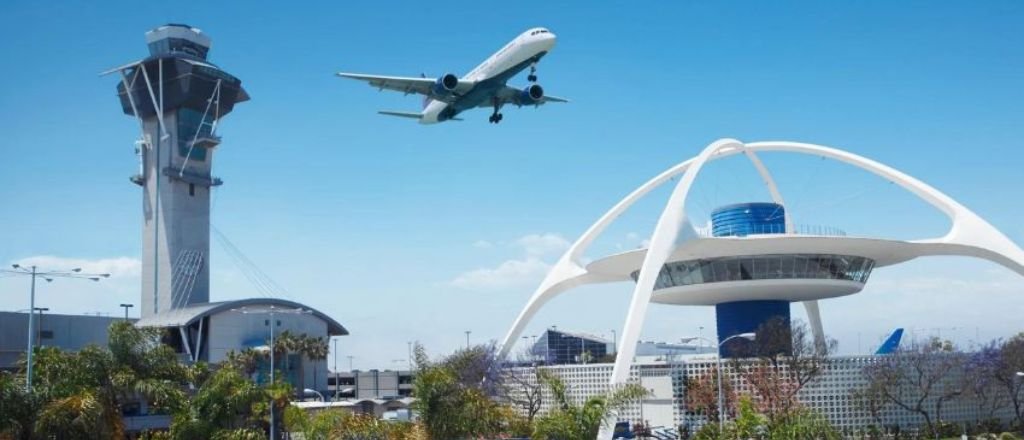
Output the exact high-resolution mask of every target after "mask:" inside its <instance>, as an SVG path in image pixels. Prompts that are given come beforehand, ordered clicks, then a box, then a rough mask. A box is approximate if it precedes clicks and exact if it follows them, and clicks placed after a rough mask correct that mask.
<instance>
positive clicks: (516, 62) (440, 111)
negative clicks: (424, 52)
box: [420, 28, 555, 124]
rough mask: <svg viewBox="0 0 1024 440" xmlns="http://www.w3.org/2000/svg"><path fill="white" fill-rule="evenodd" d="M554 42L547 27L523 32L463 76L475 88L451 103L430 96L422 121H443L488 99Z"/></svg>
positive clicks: (431, 122)
mask: <svg viewBox="0 0 1024 440" xmlns="http://www.w3.org/2000/svg"><path fill="white" fill-rule="evenodd" d="M554 46H555V34H553V33H551V32H550V31H548V30H547V29H544V28H534V29H530V30H528V31H526V32H523V33H522V34H520V35H519V36H518V37H516V38H515V39H513V40H512V41H510V42H509V43H508V44H506V45H505V47H503V48H501V50H499V51H497V52H495V53H494V55H491V56H490V57H489V58H487V60H485V61H484V62H483V63H481V64H480V65H479V66H476V67H475V68H474V69H473V70H471V71H470V72H469V73H467V74H466V75H465V76H463V77H462V78H461V79H460V81H472V82H475V83H476V84H475V85H474V86H473V88H472V89H470V90H469V91H467V92H465V93H464V94H462V96H460V97H458V98H457V99H456V100H454V101H453V102H451V103H448V102H444V101H439V100H436V99H431V100H429V102H428V103H427V105H426V106H425V107H424V109H423V116H422V117H421V118H420V123H421V124H435V123H438V122H444V121H447V120H449V119H452V118H454V117H455V116H456V115H458V114H459V113H461V112H463V111H465V110H468V109H471V108H475V107H479V106H481V105H482V104H485V103H487V102H489V101H490V100H492V99H494V96H495V93H496V92H497V91H498V90H499V89H501V88H502V87H504V86H505V83H506V82H507V81H508V80H509V79H510V78H512V77H514V76H516V75H517V74H519V72H522V71H523V70H524V69H526V68H528V67H530V66H531V65H532V64H535V63H536V62H538V61H540V59H541V58H542V57H544V55H546V54H547V53H548V51H550V50H551V48H552V47H554Z"/></svg>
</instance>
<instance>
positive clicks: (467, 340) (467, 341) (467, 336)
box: [466, 330, 473, 350]
mask: <svg viewBox="0 0 1024 440" xmlns="http://www.w3.org/2000/svg"><path fill="white" fill-rule="evenodd" d="M470 333H473V331H472V330H466V350H469V334H470Z"/></svg>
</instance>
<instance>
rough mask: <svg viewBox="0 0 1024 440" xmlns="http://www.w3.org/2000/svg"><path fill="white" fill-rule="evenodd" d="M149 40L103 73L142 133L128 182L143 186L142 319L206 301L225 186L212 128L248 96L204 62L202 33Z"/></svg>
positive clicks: (178, 28)
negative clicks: (216, 202) (215, 221)
mask: <svg viewBox="0 0 1024 440" xmlns="http://www.w3.org/2000/svg"><path fill="white" fill-rule="evenodd" d="M146 43H147V45H148V46H149V56H148V57H147V58H144V59H141V60H138V61H134V62H131V63H128V64H125V65H123V66H120V67H116V68H113V69H110V70H108V71H106V72H103V73H102V75H106V74H111V73H115V72H116V73H118V74H119V75H120V77H121V81H120V82H119V84H118V85H117V94H118V98H119V99H120V101H121V109H122V111H123V112H124V113H125V114H127V115H130V116H133V117H134V118H135V119H136V120H138V121H139V129H140V132H141V136H140V139H139V141H137V142H136V146H137V147H136V148H137V152H138V154H139V155H140V163H141V169H140V170H139V173H138V174H136V175H134V176H132V177H131V181H132V182H133V183H135V184H137V185H139V186H141V187H142V188H143V200H142V205H143V216H144V218H143V235H142V238H143V240H142V242H143V264H142V298H141V303H140V305H141V307H140V308H139V311H140V313H141V315H142V317H143V318H145V317H147V316H150V315H153V314H157V313H162V312H165V311H170V310H172V309H176V308H181V307H187V306H189V305H190V304H195V303H205V302H209V298H210V293H209V290H210V275H209V272H210V270H209V261H210V259H209V254H210V192H211V189H212V188H213V187H215V186H218V185H220V184H221V183H222V182H221V180H220V179H218V178H216V177H213V176H212V175H211V171H212V169H213V151H214V149H215V147H217V146H218V145H220V141H221V139H220V137H219V136H217V135H216V134H215V133H216V131H215V130H216V128H217V123H218V122H219V120H220V118H221V117H223V116H226V115H227V114H228V113H230V112H231V110H232V109H234V106H235V104H237V103H239V102H243V101H247V100H248V99H249V95H248V94H247V93H246V92H245V90H244V89H243V88H242V81H241V80H240V79H238V78H236V77H234V76H232V75H231V74H229V73H227V72H225V71H223V70H221V69H220V68H219V67H217V66H216V65H214V64H212V63H210V62H209V61H208V60H207V55H208V53H209V50H210V37H208V36H207V35H206V34H204V33H203V32H202V31H201V30H199V29H196V28H194V27H191V26H188V25H183V24H167V25H164V26H160V27H157V28H156V29H153V30H151V31H149V32H146ZM154 80H155V81H154ZM175 262H179V263H180V262H185V263H181V264H174V263H175ZM186 263H187V264H186ZM161 275H163V276H162V277H161Z"/></svg>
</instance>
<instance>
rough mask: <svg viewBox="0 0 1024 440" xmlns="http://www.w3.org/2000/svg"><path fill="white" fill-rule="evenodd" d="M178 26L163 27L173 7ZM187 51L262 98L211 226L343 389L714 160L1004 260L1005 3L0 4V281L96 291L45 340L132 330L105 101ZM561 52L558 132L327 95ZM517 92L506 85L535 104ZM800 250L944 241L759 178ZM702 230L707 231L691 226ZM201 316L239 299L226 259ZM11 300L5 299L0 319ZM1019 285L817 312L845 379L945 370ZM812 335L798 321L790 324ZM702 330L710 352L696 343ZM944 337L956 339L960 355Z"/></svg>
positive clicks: (129, 266)
mask: <svg viewBox="0 0 1024 440" xmlns="http://www.w3.org/2000/svg"><path fill="white" fill-rule="evenodd" d="M172 5H173V6H172ZM168 22H176V23H188V24H190V25H193V26H196V27H199V28H201V29H203V30H204V31H205V32H206V33H207V34H208V35H210V37H211V38H212V39H213V48H212V50H211V53H210V59H211V60H212V61H213V62H215V63H217V64H218V65H219V66H221V67H222V68H224V69H225V70H227V71H228V72H231V73H232V74H234V75H236V76H238V77H240V78H241V79H242V81H243V85H244V86H245V88H246V89H247V90H248V91H249V93H250V94H251V96H252V100H251V101H250V102H246V103H243V104H240V105H239V106H238V107H236V109H235V111H234V113H232V114H231V115H229V116H228V117H226V118H225V119H224V120H223V121H222V124H221V125H220V127H219V131H220V134H221V135H222V136H223V137H224V142H223V144H222V145H221V146H220V147H219V148H218V150H217V152H216V156H215V159H214V167H215V170H214V172H215V174H216V175H217V176H219V177H221V178H222V179H224V182H225V184H224V185H223V186H222V187H220V188H219V189H217V190H216V193H215V196H214V208H213V223H214V224H215V225H216V227H217V228H218V229H219V230H220V231H222V232H223V233H224V234H225V235H226V236H227V237H229V238H230V240H231V241H232V242H233V243H234V244H235V245H236V246H237V247H238V248H239V249H241V250H242V251H243V252H244V253H245V255H246V256H247V257H248V258H249V259H250V260H251V261H253V262H254V263H255V264H257V265H258V266H259V267H260V268H261V269H262V270H263V271H264V272H265V273H266V274H267V275H269V276H270V277H271V278H273V279H274V280H275V281H276V282H277V283H278V284H280V285H282V286H284V287H285V288H286V289H287V291H288V294H289V296H290V297H291V298H292V299H295V300H299V301H301V302H304V303H307V304H309V305H311V306H314V307H317V308H319V309H321V310H323V311H325V312H327V313H328V314H330V315H332V316H334V317H336V318H337V319H338V320H339V321H341V322H342V323H343V324H344V325H346V326H347V327H348V328H349V329H350V330H351V332H352V335H351V336H349V337H346V338H343V339H342V340H341V341H340V346H339V352H340V356H341V357H339V359H341V360H340V361H339V362H340V363H341V365H339V366H342V367H345V365H344V362H345V361H346V360H345V358H344V357H343V356H349V355H351V356H354V357H355V359H354V366H355V367H356V368H372V367H376V368H389V367H395V366H400V365H404V362H405V354H406V342H407V341H410V340H418V341H421V342H423V343H424V344H425V345H426V346H427V348H428V349H429V350H430V351H432V352H435V353H438V352H447V351H449V350H452V349H454V348H456V347H458V346H460V345H461V344H464V343H465V334H464V333H463V332H464V331H465V330H471V331H472V333H471V335H470V338H471V340H473V341H474V342H482V341H486V340H491V339H498V338H500V337H501V336H502V335H503V334H504V332H505V331H506V330H507V328H508V327H509V325H510V324H511V323H512V320H513V319H514V318H515V316H516V315H517V314H518V313H519V310H520V308H521V307H522V305H523V304H524V303H525V301H526V299H527V298H528V297H529V296H530V294H531V292H532V290H533V289H534V288H535V287H536V285H537V283H538V282H539V280H540V278H541V277H542V276H543V274H544V271H545V269H546V267H547V265H548V264H549V263H551V262H552V261H553V260H555V259H557V258H558V256H559V254H560V252H561V251H563V250H564V248H565V246H566V244H567V242H568V241H572V240H575V238H576V237H577V236H578V235H579V234H580V233H582V232H583V231H584V230H585V229H586V228H587V227H588V226H589V225H590V224H591V223H592V222H593V221H594V220H596V219H597V217H598V216H600V215H601V214H602V213H603V212H604V211H605V210H607V209H608V208H610V207H611V205H613V204H614V203H615V202H616V201H617V200H618V199H620V198H621V197H622V196H624V195H625V194H627V193H628V192H629V191H631V190H632V189H633V188H635V187H636V186H638V185H640V184H641V183H642V182H644V181H646V180H647V179H648V178H650V177H651V176H653V175H654V174H656V173H658V172H660V171H662V170H663V169H665V168H667V167H669V166H671V165H672V164H674V163H676V162H678V161H681V160H684V159H686V158H688V157H690V156H692V155H694V154H696V153H697V152H698V151H700V149H702V148H703V147H704V146H705V145H707V144H708V143H709V142H711V141H713V140H715V139H717V138H721V137H734V138H737V139H741V140H745V141H756V140H768V139H785V140H795V141H805V142H814V143H820V144H825V145H832V146H836V147H840V148H844V149H848V150H850V151H852V152H855V153H858V154H861V155H864V156H867V157H870V158H873V159H876V160H879V161H881V162H883V163H887V164H889V165H891V166H894V167H896V168H897V169H900V170H903V171H905V172H907V173H909V174H911V175H913V176H915V177H918V178H920V179H921V180H923V181H925V182H928V183H930V184H932V185H933V186H935V187H937V188H938V189H940V190H942V191H945V192H946V193H947V194H949V195H951V196H952V197H954V198H956V199H958V200H959V201H961V202H962V203H964V204H965V205H967V206H968V207H970V208H972V209H974V210H975V211H976V212H977V213H979V214H980V215H982V216H983V217H984V218H986V219H988V220H989V221H990V222H991V223H992V224H994V225H995V226H996V227H998V228H1000V229H1001V230H1003V231H1004V232H1005V233H1006V234H1007V235H1008V236H1009V237H1010V238H1012V239H1013V240H1015V241H1016V242H1017V243H1024V222H1022V221H1021V219H1022V218H1024V207H1022V198H1021V189H1022V186H1024V175H1022V169H1024V145H1022V142H1021V139H1022V138H1024V136H1022V135H1024V129H1022V126H1024V105H1022V102H1024V49H1022V47H1021V42H1022V41H1024V27H1022V26H1021V25H1020V24H1021V23H1024V3H1021V2H1015V1H1005V2H984V3H980V2H955V3H954V2H883V1H863V2H848V3H843V4H840V3H835V2H796V3H793V2H729V3H723V2H615V3H612V2H588V3H570V2H564V3H563V2H544V1H538V2H532V1H516V2H513V3H507V4H504V5H500V4H498V3H493V2H479V1H476V2H458V1H446V2H408V3H405V2H388V3H387V5H386V6H384V5H380V4H372V3H365V2H320V3H312V2H309V3H306V2H303V3H302V4H301V6H299V5H297V4H285V3H281V2H235V3H210V2H121V3H114V2H111V3H102V4H101V3H96V2H66V3H64V4H58V3H57V2H28V1H5V2H3V3H2V4H0V25H2V26H0V39H2V41H4V42H5V43H6V44H5V51H4V56H3V57H2V59H0V63H2V66H3V72H4V75H3V76H4V78H3V82H2V84H3V85H2V86H0V87H2V89H0V115H2V116H3V117H2V118H0V133H3V136H2V138H0V152H2V157H3V158H4V160H0V262H4V263H5V264H6V263H10V262H19V261H21V262H24V261H37V262H44V263H46V264H48V265H51V266H58V267H70V266H71V265H83V266H85V267H86V268H91V269H96V270H109V271H113V272H114V274H115V276H114V277H113V279H111V280H109V281H107V282H104V283H100V284H96V285H91V284H87V283H85V282H73V281H67V280H60V281H59V282H55V283H53V284H50V285H46V286H44V287H43V288H41V289H40V294H39V298H38V301H39V305H41V306H45V307H49V308H50V309H51V312H58V313H82V312H101V313H108V314H116V313H119V311H120V309H119V308H118V306H117V305H118V304H119V303H121V302H138V296H139V292H138V291H139V275H138V271H139V266H138V264H139V263H138V261H139V258H140V249H141V243H140V240H141V213H142V209H141V202H142V199H141V192H140V190H139V188H138V187H137V186H135V185H133V184H131V183H130V182H129V181H128V176H129V175H130V174H132V173H134V172H135V169H136V167H137V164H136V159H135V157H134V154H133V152H132V150H133V144H132V143H133V141H134V140H135V139H136V138H137V136H138V128H137V125H136V123H135V122H134V121H133V120H132V119H131V118H129V117H127V116H125V115H123V114H122V113H121V111H120V108H119V106H118V103H117V99H116V97H115V95H114V90H115V84H116V79H115V78H113V77H102V78H101V77H99V76H97V73H98V72H100V71H102V70H105V69H107V68H110V67H113V66H117V65H120V64H122V63H125V62H128V61H132V60H135V59H138V58H141V57H143V56H145V54H146V47H145V43H144V40H143V34H144V32H145V31H147V30H149V29H151V28H153V27H155V26H158V25H161V24H164V23H168ZM534 26H545V27H548V28H550V29H551V30H552V31H553V32H555V33H556V34H557V35H558V44H557V46H556V47H555V49H554V50H553V51H552V53H551V54H550V55H549V56H548V57H546V58H545V59H544V60H543V62H542V63H541V65H540V70H539V76H540V83H541V84H542V85H543V86H544V87H545V90H546V91H547V92H548V93H550V94H553V95H558V96H564V97H567V98H570V99H572V103H570V104H565V105H548V106H545V107H544V108H540V109H532V108H528V109H519V110H517V109H514V108H508V109H506V110H505V119H504V121H503V122H502V123H501V124H500V125H497V126H495V125H493V124H489V123H487V116H488V111H487V110H478V111H475V112H470V113H467V114H465V115H464V117H465V121H463V122H452V123H445V124H440V125H436V126H420V125H418V124H416V123H414V122H412V121H409V120H405V119H399V118H389V117H384V116H379V115H377V114H376V110H378V109H390V110H417V109H418V108H419V99H418V98H414V97H403V96H401V94H395V93H386V92H385V93H378V92H377V91H375V90H373V89H371V88H369V87H366V86H365V85H363V84H360V83H357V82H354V81H348V80H343V79H340V78H337V77H334V76H333V74H334V72H336V71H342V70H343V71H355V72H366V73H380V74H391V75H412V76H416V75H419V74H420V73H421V72H424V73H426V74H428V75H440V74H443V73H446V72H452V73H456V74H462V73H465V72H468V71H469V70H470V69H471V68H473V67H474V66H475V65H476V64H477V63H479V62H480V61H482V60H483V59H484V58H485V57H487V56H488V55H490V54H491V53H492V52H494V51H496V50H497V49H499V48H500V47H501V46H502V45H504V44H505V43H506V42H507V41H508V40H510V39H512V38H513V37H515V36H516V35H517V34H519V33H520V32H522V31H523V30H525V29H527V28H530V27H534ZM510 83H511V84H513V85H517V86H521V85H524V84H525V83H526V81H525V77H524V76H520V77H519V78H515V79H513V80H512V81H511V82H510ZM765 161H766V163H767V164H768V166H769V167H771V168H772V169H773V171H774V172H775V173H776V174H778V176H777V177H778V180H779V183H780V186H781V187H782V191H783V192H784V193H785V195H786V198H787V202H788V203H789V205H790V211H791V213H792V215H793V216H794V219H795V221H796V222H797V223H806V224H825V225H830V226H835V227H839V228H843V229H845V230H847V231H848V232H849V233H851V234H879V235H884V236H893V237H900V238H928V237H931V236H937V235H941V234H942V233H944V232H945V228H947V227H948V222H945V221H944V220H943V217H942V216H941V215H940V214H938V213H937V212H936V211H935V210H933V209H931V208H930V207H928V206H926V205H924V204H923V203H921V202H917V201H915V200H914V199H913V198H912V197H910V196H908V195H907V194H906V193H904V192H903V191H901V190H899V189H898V188H894V186H893V185H890V184H888V183H887V182H884V181H879V179H875V178H872V177H871V176H868V175H866V174H865V173H863V172H859V171H856V170H852V169H850V168H848V167H844V166H841V165H837V164H830V163H826V162H823V161H822V160H820V159H815V158H801V157H795V156H790V155H766V157H765ZM700 182H701V183H700V184H699V185H698V188H699V190H700V193H699V195H698V196H696V197H695V198H694V200H692V201H691V204H692V205H693V212H694V213H695V217H696V220H697V221H703V220H706V215H707V211H708V210H709V209H712V208H713V207H715V206H718V205H722V204H725V203H730V202H737V201H750V200H764V199H766V198H767V194H766V193H765V191H764V190H763V189H762V188H760V187H759V186H758V184H757V179H756V178H754V176H753V169H752V168H751V167H750V165H749V164H747V163H745V162H744V161H742V160H730V161H723V162H722V163H721V164H717V163H716V164H714V165H713V166H711V167H710V168H708V171H707V174H705V175H702V177H701V180H700ZM666 197H667V192H666V191H658V192H655V193H652V194H651V196H650V197H649V198H648V199H647V200H645V201H644V202H643V203H641V204H640V205H638V206H637V209H636V210H635V212H633V213H631V214H629V215H626V216H624V217H623V218H622V219H621V221H620V222H619V223H617V224H616V225H615V226H614V227H613V228H611V229H610V230H609V232H608V235H607V236H606V238H604V239H602V240H601V241H599V242H598V243H597V244H596V245H595V252H594V254H593V255H591V257H593V258H596V257H600V256H601V255H602V254H603V253H609V252H614V251H616V250H617V249H628V248H632V247H636V246H637V245H639V244H640V243H641V242H642V241H643V240H644V239H645V238H646V237H647V236H649V235H650V233H651V229H652V226H653V223H654V220H655V218H656V215H657V214H658V212H659V210H660V209H661V207H662V206H663V203H664V200H665V198H666ZM702 219H703V220H702ZM211 260H212V264H213V269H212V272H213V273H212V284H213V288H212V289H213V291H212V293H211V298H212V299H214V300H223V299H232V298H243V297H251V296H258V293H257V291H256V289H255V287H254V286H253V285H252V284H250V283H249V282H248V281H246V278H245V277H244V276H243V272H242V271H241V270H240V269H239V266H237V265H236V264H235V262H234V260H232V259H231V257H230V256H229V255H228V254H227V253H226V252H225V251H224V249H223V248H222V247H220V246H219V245H218V244H217V242H216V241H214V243H213V245H212V255H211ZM27 293H28V280H26V279H12V278H0V309H4V310H17V309H24V308H27V307H28V306H27V302H28V301H27V296H28V295H27ZM630 293H631V286H630V285H629V284H616V285H607V286H600V287H591V288H583V289H578V290H575V291H572V292H570V293H567V294H564V295H563V296H561V297H559V298H557V299H556V300H554V301H552V302H551V303H550V304H549V306H548V307H547V308H546V309H545V310H544V311H543V312H541V313H540V314H539V315H538V317H537V318H536V320H535V321H534V324H533V325H531V327H530V328H529V330H528V331H527V334H537V333H539V332H540V331H542V330H543V328H545V327H547V326H550V325H557V326H559V327H560V328H565V329H575V330H579V331H586V332H591V333H596V334H605V335H610V333H611V330H612V329H613V328H620V327H621V325H622V320H623V317H624V314H625V308H626V306H627V304H628V300H629V294H630ZM1022 310H1024V281H1022V279H1021V278H1020V277H1017V276H1015V275H1014V274H1013V273H1012V272H1010V271H1009V270H1006V269H1003V268H1001V267H999V266H996V265H994V264H991V263H988V262H984V261H974V260H970V259H964V258H932V259H924V260H918V261H915V262H911V263H908V264H905V265H902V266H898V267H893V268H883V269H879V270H877V271H876V272H875V274H874V275H873V278H872V280H871V281H870V282H869V285H868V287H867V288H866V289H865V290H864V291H863V292H862V293H860V294H857V295H853V296H850V297H845V298H841V299H836V300H829V301H825V302H823V303H822V313H823V317H824V322H825V328H826V331H827V332H828V333H830V334H831V335H833V336H836V337H837V338H839V340H840V344H841V350H842V351H844V352H848V353H849V352H856V351H858V349H860V350H862V351H867V350H869V349H873V348H874V346H875V345H876V344H877V342H878V340H879V339H880V338H881V337H883V336H884V334H885V333H887V332H889V331H891V330H892V329H893V328H894V327H898V326H903V327H907V328H908V329H917V330H915V331H913V332H911V333H916V334H917V335H919V336H920V335H922V334H925V333H937V332H942V334H943V335H944V336H952V337H954V338H956V339H957V340H958V342H961V343H963V344H968V343H970V341H972V340H975V339H978V338H979V337H980V338H981V339H987V338H993V337H1000V336H1007V335H1010V334H1012V333H1016V332H1018V331H1021V330H1024V328H1021V327H1020V324H1019V323H1020V319H1019V317H1020V313H1021V311H1022ZM793 311H794V316H795V317H798V318H799V317H802V316H803V310H802V308H801V307H797V306H794V307H793ZM649 316H650V319H649V322H648V324H647V326H646V328H645V331H644V339H656V340H676V339H678V338H679V337H683V336H689V335H695V334H698V333H703V335H704V336H709V335H710V334H711V332H712V329H713V326H714V324H713V310H712V309H710V308H697V307H692V308H687V307H669V306H655V307H653V308H652V310H651V313H650V314H649ZM700 327H704V330H701V329H700ZM953 328H955V329H953Z"/></svg>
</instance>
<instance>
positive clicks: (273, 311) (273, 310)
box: [125, 305, 323, 440]
mask: <svg viewBox="0 0 1024 440" xmlns="http://www.w3.org/2000/svg"><path fill="white" fill-rule="evenodd" d="M125 310H128V309H125ZM231 311H232V312H237V313H242V314H245V315H269V316H270V384H271V385H273V384H274V330H275V322H276V320H275V319H274V315H309V314H311V313H313V312H312V311H310V310H304V309H281V308H277V307H274V306H273V305H271V306H270V307H268V308H259V309H256V308H253V309H250V308H248V307H242V308H239V309H231ZM322 397H323V396H321V398H322ZM274 427H275V426H274V402H273V400H271V402H270V438H271V439H272V440H273V439H275V438H277V435H276V434H277V433H276V432H275V430H274Z"/></svg>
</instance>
